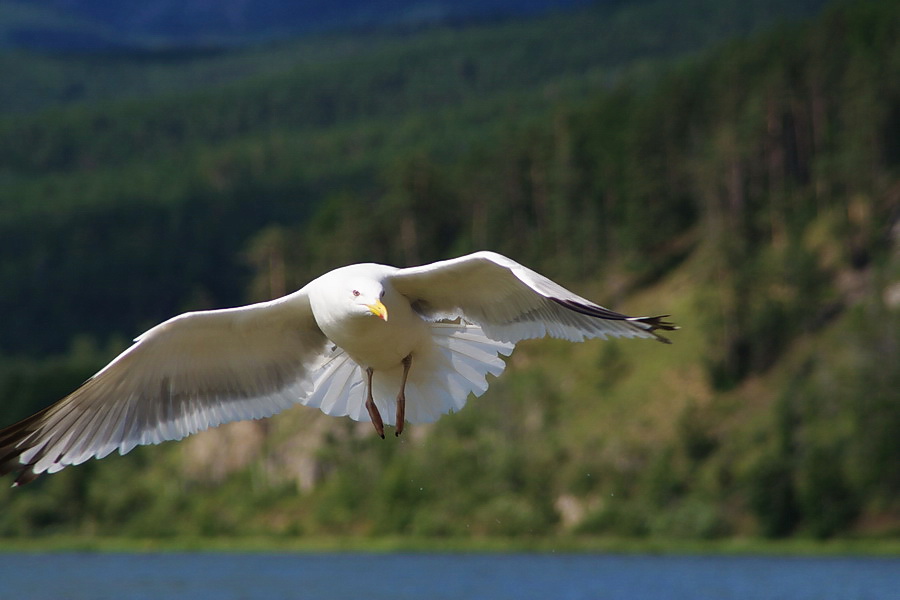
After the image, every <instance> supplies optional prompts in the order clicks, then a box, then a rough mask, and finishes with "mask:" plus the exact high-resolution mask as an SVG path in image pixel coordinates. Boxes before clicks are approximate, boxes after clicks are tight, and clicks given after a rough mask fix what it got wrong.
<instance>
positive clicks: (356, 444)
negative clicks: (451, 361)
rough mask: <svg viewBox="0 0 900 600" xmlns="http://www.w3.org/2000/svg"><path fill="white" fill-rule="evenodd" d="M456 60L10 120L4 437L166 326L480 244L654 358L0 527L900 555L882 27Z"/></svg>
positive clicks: (565, 371)
mask: <svg viewBox="0 0 900 600" xmlns="http://www.w3.org/2000/svg"><path fill="white" fill-rule="evenodd" d="M561 18H563V17H562V16H555V17H553V19H561ZM550 23H557V22H555V21H550ZM533 26H534V24H533V23H532V24H530V25H528V27H533ZM508 27H512V26H508ZM588 30H589V27H588V25H585V32H583V37H580V36H577V35H575V37H574V39H575V40H582V43H584V44H586V45H589V44H590V40H591V38H590V35H589V33H588ZM529 31H531V30H529ZM459 35H462V36H463V39H466V40H468V41H469V42H471V43H476V42H477V40H478V39H480V38H478V35H477V33H472V34H465V33H462V34H457V33H453V34H452V35H451V33H448V32H443V31H435V32H433V33H432V34H431V35H430V36H427V37H423V38H417V39H414V40H412V41H411V42H409V43H411V44H412V45H411V46H408V45H400V44H398V45H396V46H393V45H390V44H389V45H388V47H387V49H383V50H381V51H380V52H379V53H377V54H373V56H372V58H371V62H368V61H365V60H363V59H360V58H358V57H357V59H356V60H354V61H352V65H351V64H350V63H342V64H343V69H342V70H340V71H338V70H334V69H332V67H333V65H330V66H329V65H327V64H316V65H313V66H311V67H309V68H310V69H312V70H314V71H315V72H316V78H315V79H314V81H315V86H307V85H305V84H304V81H306V79H304V77H305V76H306V75H304V77H299V76H297V77H286V76H285V77H282V76H281V75H278V76H273V77H274V79H268V78H262V79H260V80H259V81H258V82H256V83H254V84H252V85H246V84H242V85H241V86H236V87H234V88H231V89H227V90H218V91H216V92H215V93H208V94H205V95H195V94H190V95H185V96H178V97H171V98H166V99H157V100H154V101H152V102H150V101H147V102H130V103H126V104H115V105H110V106H108V107H106V108H104V110H103V111H96V110H92V109H86V108H73V109H68V110H64V111H54V112H51V113H47V114H43V115H39V116H34V117H29V118H26V119H15V120H12V119H10V120H7V121H5V122H4V123H3V124H2V134H0V164H2V165H4V167H3V170H2V172H0V179H2V183H3V186H4V195H3V197H2V198H0V256H2V257H3V259H2V264H0V269H2V271H0V272H2V274H3V281H4V283H5V284H7V283H9V282H13V284H12V285H4V289H3V290H2V291H0V310H3V311H4V313H5V314H7V315H11V316H12V318H9V319H7V321H6V322H5V323H4V325H3V326H2V328H0V350H2V351H3V352H5V354H6V355H7V358H6V359H5V360H3V362H2V363H0V394H2V396H3V398H4V405H3V407H2V410H0V413H2V414H4V415H7V416H5V417H4V422H6V421H11V420H12V419H13V418H16V417H21V416H24V415H25V414H26V413H27V412H29V411H31V410H34V409H36V408H38V407H40V406H42V405H45V404H47V403H49V402H50V401H52V400H55V399H56V398H57V397H58V396H60V395H63V394H64V393H65V392H66V391H68V390H70V389H71V388H72V387H73V386H74V385H77V382H78V381H79V379H83V378H84V377H85V376H86V375H88V374H89V373H90V372H91V370H92V369H95V368H96V367H97V366H99V365H100V364H102V360H103V359H104V358H107V357H108V356H109V355H110V353H111V352H113V351H114V349H115V347H121V345H122V344H124V339H125V336H126V335H130V334H136V333H139V332H140V331H141V330H142V329H141V328H142V327H145V326H148V325H151V324H153V323H154V322H155V321H157V320H159V319H161V318H165V317H166V316H170V315H171V314H172V313H173V312H176V311H178V310H183V309H186V308H197V307H208V306H212V305H220V304H219V303H220V302H224V301H232V302H233V301H242V300H255V299H261V298H265V297H271V296H273V295H277V294H280V293H283V292H284V291H286V290H290V289H293V288H294V287H296V286H297V285H299V284H301V283H302V282H304V281H306V280H307V279H308V278H310V277H312V276H314V275H316V274H318V273H320V272H322V271H323V270H326V269H329V268H332V267H334V266H337V265H340V264H344V263H346V262H352V261H359V260H375V261H384V262H389V263H395V264H414V263H418V262H424V261H430V260H434V259H438V258H444V257H447V256H451V255H454V254H458V253H462V252H467V251H470V250H472V249H476V248H490V249H493V250H497V251H499V252H503V253H505V254H508V255H510V256H512V257H514V258H516V259H517V260H519V261H521V262H523V263H526V264H528V265H530V266H533V267H534V268H536V269H538V270H541V271H543V272H545V273H547V274H548V275H551V276H552V277H554V278H556V279H558V280H560V281H561V282H564V283H566V284H568V285H570V286H571V287H573V288H575V289H576V291H579V292H580V293H582V294H584V295H587V296H590V297H593V298H596V299H598V300H599V301H601V302H603V303H604V304H606V305H607V306H610V307H612V308H618V309H622V310H625V311H627V312H630V313H658V312H666V313H672V315H673V318H674V320H675V321H677V322H678V323H679V324H680V325H681V326H682V327H683V329H682V331H680V332H678V333H677V334H676V335H675V336H673V337H674V341H675V345H674V346H671V347H668V346H663V345H662V344H649V343H641V342H634V341H620V342H593V343H586V344H579V345H571V344H564V343H557V342H555V341H538V342H532V343H528V344H523V345H522V347H521V348H520V349H518V350H517V351H516V353H515V354H514V355H513V358H512V359H511V360H510V367H509V369H508V371H507V373H506V374H505V375H504V376H503V377H502V378H501V379H499V380H497V381H496V382H494V383H493V384H492V387H491V390H490V391H489V392H488V394H487V395H486V396H485V397H483V398H481V399H479V400H477V401H472V402H471V403H470V404H469V406H467V407H466V409H465V410H463V411H461V412H460V413H458V414H455V415H452V416H450V417H447V418H445V419H442V420H441V421H440V422H438V423H437V424H435V425H434V426H429V427H414V428H412V429H411V430H410V431H408V433H409V435H408V436H407V435H406V434H404V435H405V436H406V437H404V438H403V439H401V440H399V441H396V440H390V441H382V440H381V439H378V438H376V437H375V436H373V435H372V434H371V432H370V428H371V426H366V425H365V424H363V426H356V425H354V424H352V423H350V422H348V421H346V420H338V419H329V418H325V417H323V416H321V415H320V414H318V413H317V412H316V411H314V410H306V409H303V408H297V409H295V410H292V411H290V412H288V413H286V414H284V415H281V416H279V417H276V418H274V419H271V420H269V421H266V422H264V423H249V424H240V425H238V426H234V427H226V428H221V429H219V430H216V431H213V432H209V433H207V434H203V435H200V436H196V437H194V438H191V439H190V440H187V441H185V442H182V443H181V444H179V445H172V444H169V445H164V446H161V447H158V448H147V449H140V450H138V451H135V452H133V453H132V454H131V455H129V456H127V457H124V458H107V459H105V460H104V461H103V462H102V463H97V462H92V463H90V464H86V465H83V466H81V467H78V468H72V469H67V470H65V471H63V472H62V473H60V474H57V475H54V476H52V477H48V478H45V480H41V481H39V482H36V483H35V484H33V485H31V486H28V487H26V488H24V489H16V490H7V491H0V503H2V505H3V506H4V507H5V510H4V511H2V513H0V532H2V533H4V534H6V535H34V534H39V533H40V534H43V533H54V532H77V533H82V534H126V535H143V536H156V535H176V534H197V535H217V534H228V533H234V534H253V533H265V534H280V535H295V534H310V535H354V534H365V535H372V534H384V533H390V534H400V535H422V536H466V535H483V536H489V535H507V536H536V535H552V534H561V533H574V534H584V535H625V536H668V537H702V538H708V537H726V536H738V535H758V536H768V537H782V536H791V535H800V536H814V537H830V536H896V535H898V534H900V504H898V498H900V469H898V468H897V467H898V465H900V442H898V437H897V434H898V432H900V394H898V392H897V390H898V389H900V368H898V364H900V352H898V350H900V249H898V242H900V142H898V140H900V7H898V6H897V4H896V3H895V2H888V1H873V2H854V3H849V4H847V5H843V4H838V5H835V6H834V7H832V8H830V9H828V10H826V12H825V13H824V14H823V15H821V16H820V17H817V18H815V19H813V20H811V21H809V22H808V23H804V24H799V25H788V26H783V27H780V28H777V29H776V30H774V31H770V32H767V33H763V34H760V35H757V36H754V37H753V38H752V39H750V40H741V41H735V42H731V43H728V44H726V45H723V46H717V47H715V48H714V49H712V50H710V51H706V52H703V53H699V54H697V55H694V56H692V57H690V58H683V59H681V60H679V61H677V62H675V61H673V62H670V63H665V64H663V63H661V62H655V63H654V67H653V68H652V69H647V68H642V66H641V65H639V64H638V65H636V64H635V63H633V62H631V63H628V68H625V67H622V69H621V72H620V73H619V74H618V76H616V77H611V76H610V71H609V70H608V69H605V70H595V69H599V67H598V63H591V64H587V63H585V64H579V63H577V62H576V63H574V64H573V63H571V62H570V61H571V59H572V57H573V56H574V55H573V54H566V55H565V57H566V58H563V57H562V55H560V57H559V58H558V59H554V58H553V55H550V56H549V57H548V56H547V55H546V53H544V52H543V50H544V49H546V48H545V47H543V46H540V45H539V42H538V41H537V39H544V38H536V41H535V42H534V43H535V47H536V48H540V49H541V53H540V54H534V53H533V51H532V52H528V51H527V47H526V50H521V47H517V48H519V50H521V51H522V52H523V54H511V53H504V52H503V51H500V50H498V51H497V52H496V53H489V52H487V51H484V52H479V53H477V54H467V53H466V52H465V48H466V47H467V46H466V45H465V44H463V45H457V44H458V42H459V41H460V39H461V38H460V37H459ZM465 35H471V36H474V37H469V38H465ZM573 35H574V34H573ZM607 42H608V43H610V44H611V43H612V42H611V41H608V40H607ZM478 43H481V42H478ZM594 43H598V44H600V45H601V47H602V44H603V43H604V40H599V41H597V40H594ZM570 45H571V46H577V43H575V42H573V43H572V44H570ZM517 52H518V51H517ZM436 56H442V57H443V58H444V60H443V61H436V60H433V58H434V57H436ZM538 56H540V57H541V58H545V59H546V60H545V61H544V60H541V61H539V60H537V57H538ZM429 57H431V58H429ZM400 58H402V59H403V60H399V59H400ZM416 60H421V61H423V62H421V63H417V62H416ZM557 60H558V62H555V61H557ZM562 64H568V65H570V66H569V67H567V68H566V70H563V72H561V74H560V76H559V77H557V78H551V77H549V73H551V72H554V71H558V70H559V65H562ZM622 64H625V63H622ZM531 65H533V68H528V67H529V66H531ZM300 72H301V71H298V73H300ZM302 73H305V74H309V73H310V71H302ZM500 73H503V74H504V76H505V75H506V74H509V77H508V78H507V79H505V80H504V81H505V82H506V83H504V84H503V85H499V84H498V83H497V82H498V81H499V80H500ZM295 75H296V74H295ZM309 76H310V77H312V76H311V75H309ZM595 76H596V77H599V78H600V79H601V80H602V85H600V84H598V83H597V82H594V83H591V81H590V80H591V77H595ZM276 81H277V85H276ZM551 83H552V85H551ZM291 107H297V108H296V110H292V109H291ZM301 107H302V109H301ZM188 250H190V251H188ZM9 257H12V258H9ZM130 324H133V325H137V326H138V327H137V330H136V331H127V325H130ZM78 334H89V336H85V335H81V336H79V335H78ZM48 354H51V355H54V356H55V358H47V355H48ZM228 440H232V441H239V442H240V443H238V444H232V445H228V444H226V442H227V441H228Z"/></svg>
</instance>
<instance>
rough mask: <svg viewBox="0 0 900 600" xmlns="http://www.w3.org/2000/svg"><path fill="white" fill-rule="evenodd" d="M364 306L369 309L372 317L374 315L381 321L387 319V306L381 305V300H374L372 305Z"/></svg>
mask: <svg viewBox="0 0 900 600" xmlns="http://www.w3.org/2000/svg"><path fill="white" fill-rule="evenodd" d="M366 306H367V307H369V310H371V311H372V314H373V315H375V316H376V317H378V318H380V319H381V320H383V321H387V319H388V314H387V306H385V305H384V304H382V303H381V300H376V301H375V303H374V304H367V305H366Z"/></svg>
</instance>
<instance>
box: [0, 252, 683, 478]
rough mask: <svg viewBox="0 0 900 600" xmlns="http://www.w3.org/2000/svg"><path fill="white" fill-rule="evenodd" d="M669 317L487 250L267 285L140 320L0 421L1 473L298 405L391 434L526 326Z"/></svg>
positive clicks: (601, 328)
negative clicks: (37, 404) (230, 301)
mask: <svg viewBox="0 0 900 600" xmlns="http://www.w3.org/2000/svg"><path fill="white" fill-rule="evenodd" d="M674 328H675V327H674V326H673V325H671V324H669V323H666V322H664V321H662V319H661V318H660V317H627V316H625V315H622V314H619V313H616V312H613V311H610V310H607V309H605V308H603V307H601V306H599V305H597V304H594V303H592V302H590V301H589V300H586V299H584V298H582V297H580V296H577V295H575V294H573V293H572V292H570V291H568V290H566V289H565V288H563V287H562V286H559V285H558V284H556V283H554V282H552V281H551V280H549V279H547V278H546V277H544V276H542V275H540V274H538V273H536V272H534V271H532V270H530V269H528V268H526V267H524V266H522V265H520V264H518V263H516V262H515V261H513V260H511V259H509V258H506V257H504V256H501V255H499V254H496V253H492V252H477V253H475V254H470V255H467V256H463V257H460V258H456V259H452V260H447V261H442V262H437V263H432V264H429V265H423V266H420V267H413V268H407V269H397V268H394V267H388V266H385V265H376V264H360V265H351V266H347V267H342V268H340V269H335V270H334V271H331V272H329V273H326V274H325V275H323V276H321V277H319V278H318V279H315V280H313V281H312V282H310V283H309V284H307V285H306V286H304V287H303V288H302V289H300V290H299V291H297V292H294V293H293V294H290V295H288V296H285V297H283V298H280V299H277V300H273V301H270V302H262V303H259V304H253V305H250V306H245V307H241V308H233V309H225V310H211V311H202V312H191V313H186V314H183V315H180V316H177V317H175V318H173V319H170V320H168V321H165V322H164V323H161V324H159V325H157V326H156V327H154V328H152V329H150V330H149V331H147V332H146V333H144V334H143V335H141V336H140V337H138V338H137V339H136V340H135V343H134V345H132V346H131V347H130V348H128V349H127V350H126V351H125V352H123V353H122V354H120V355H119V356H118V357H116V358H115V359H114V360H113V361H112V362H111V363H110V364H109V365H107V366H106V367H105V368H103V369H102V370H101V371H100V372H98V373H97V374H96V375H94V376H93V377H92V378H91V379H89V380H88V381H87V382H86V383H85V384H84V385H82V386H81V387H80V388H79V389H77V390H75V391H74V392H73V393H72V394H70V395H69V396H67V397H66V398H64V399H62V400H60V401H59V402H57V403H56V404H53V405H52V406H50V407H48V408H46V409H44V410H43V411H41V412H39V413H37V414H35V415H33V416H31V417H29V418H27V419H25V420H23V421H21V422H19V423H17V424H15V425H12V426H10V427H7V428H6V429H4V430H2V431H0V472H2V473H9V472H13V471H15V472H17V473H18V475H17V478H16V483H27V482H28V481H31V480H32V479H34V478H35V477H36V476H37V475H39V474H40V473H43V472H48V473H54V472H56V471H59V470H60V469H62V468H64V467H65V466H68V465H75V464H79V463H82V462H84V461H85V460H87V459H89V458H92V457H97V458H102V457H104V456H106V455H108V454H109V453H110V452H112V451H114V450H118V451H119V453H121V454H124V453H126V452H128V451H130V450H131V449H132V448H134V447H135V446H137V445H141V444H156V443H159V442H162V441H164V440H171V439H180V438H182V437H184V436H186V435H190V434H192V433H195V432H197V431H200V430H203V429H207V428H209V427H213V426H216V425H219V424H221V423H225V422H229V421H236V420H241V419H257V418H261V417H266V416H270V415H272V414H274V413H277V412H279V411H281V410H284V409H285V408H288V407H290V406H292V405H294V404H305V405H307V406H313V407H317V408H319V409H321V410H322V411H323V412H325V413H326V414H329V415H334V416H344V415H347V416H349V417H350V418H352V419H355V420H357V421H362V420H366V419H369V418H371V420H372V422H373V424H374V425H375V428H376V430H377V431H378V433H380V434H382V436H383V427H382V425H381V421H382V420H383V422H384V423H385V424H388V425H395V426H397V433H398V435H399V432H400V431H401V430H402V427H403V423H404V421H407V422H410V423H427V422H431V421H435V420H436V419H438V418H439V417H440V416H441V415H443V414H446V413H448V412H451V411H455V410H459V409H461V408H462V407H463V406H464V405H465V403H466V400H467V398H468V396H469V395H470V394H473V395H475V396H479V395H481V394H483V393H484V392H485V390H487V387H488V382H487V379H486V376H487V375H488V374H491V375H494V376H497V375H499V374H500V373H501V372H502V371H503V369H504V367H505V363H504V360H503V359H502V358H501V356H506V355H509V354H510V353H511V352H512V350H513V347H514V345H515V343H516V342H518V341H520V340H523V339H527V338H536V337H543V336H546V335H549V336H553V337H558V338H563V339H567V340H572V341H581V340H584V339H585V338H605V337H607V336H618V337H643V338H656V339H658V340H660V341H668V340H666V339H665V338H663V337H662V336H660V335H658V334H657V333H656V332H655V330H657V329H664V330H671V329H674ZM406 374H408V379H406V380H404V377H405V376H406ZM370 382H371V385H369V383H370ZM404 392H405V394H404ZM369 395H371V403H370V406H368V407H367V403H366V399H367V397H369ZM406 398H408V399H409V401H408V402H406Z"/></svg>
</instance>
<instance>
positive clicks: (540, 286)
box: [390, 252, 676, 343]
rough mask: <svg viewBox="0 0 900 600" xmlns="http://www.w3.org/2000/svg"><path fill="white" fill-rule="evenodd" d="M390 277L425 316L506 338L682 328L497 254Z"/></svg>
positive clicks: (574, 337)
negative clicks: (617, 306)
mask: <svg viewBox="0 0 900 600" xmlns="http://www.w3.org/2000/svg"><path fill="white" fill-rule="evenodd" d="M390 279H391V282H392V284H393V285H394V287H395V288H396V289H397V291H399V292H400V293H401V294H403V295H404V296H406V297H407V298H409V300H410V302H411V303H412V305H413V307H414V308H415V309H416V310H417V311H418V312H419V313H420V314H422V315H423V316H424V317H426V318H430V319H434V320H440V319H454V318H460V317H462V318H464V319H466V320H467V321H470V322H472V323H476V324H478V325H480V326H481V327H482V329H483V330H484V332H485V334H486V335H487V336H488V337H490V338H492V339H496V340H500V341H505V342H513V343H515V342H518V341H520V340H523V339H528V338H536V337H544V336H547V335H549V336H551V337H558V338H562V339H567V340H571V341H582V340H584V339H585V338H597V337H599V338H604V337H607V336H615V337H642V338H655V339H657V340H659V341H661V342H666V343H668V342H669V340H668V339H666V338H665V337H663V336H662V335H660V334H658V333H657V332H656V330H673V329H676V327H675V326H674V325H673V324H671V323H668V322H666V321H664V320H663V319H664V317H629V316H627V315H624V314H621V313H617V312H615V311H612V310H609V309H607V308H604V307H602V306H600V305H599V304H595V303H593V302H591V301H590V300H587V299H585V298H582V297H581V296H579V295H577V294H575V293H573V292H571V291H569V290H567V289H566V288H564V287H562V286H561V285H559V284H558V283H556V282H554V281H551V280H550V279H548V278H546V277H544V276H543V275H541V274H540V273H537V272H535V271H532V270H531V269H529V268H527V267H525V266H523V265H520V264H519V263H517V262H515V261H514V260H512V259H509V258H507V257H505V256H502V255H500V254H497V253H495V252H476V253H474V254H469V255H467V256H462V257H459V258H455V259H451V260H445V261H440V262H436V263H431V264H428V265H423V266H420V267H411V268H408V269H399V270H398V271H397V272H396V273H394V274H393V275H391V277H390Z"/></svg>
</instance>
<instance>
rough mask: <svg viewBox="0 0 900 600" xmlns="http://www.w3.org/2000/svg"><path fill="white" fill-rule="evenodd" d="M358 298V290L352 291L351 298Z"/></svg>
mask: <svg viewBox="0 0 900 600" xmlns="http://www.w3.org/2000/svg"><path fill="white" fill-rule="evenodd" d="M357 296H359V290H353V297H354V298H355V297H357Z"/></svg>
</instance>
